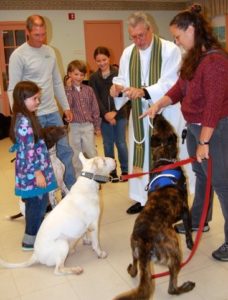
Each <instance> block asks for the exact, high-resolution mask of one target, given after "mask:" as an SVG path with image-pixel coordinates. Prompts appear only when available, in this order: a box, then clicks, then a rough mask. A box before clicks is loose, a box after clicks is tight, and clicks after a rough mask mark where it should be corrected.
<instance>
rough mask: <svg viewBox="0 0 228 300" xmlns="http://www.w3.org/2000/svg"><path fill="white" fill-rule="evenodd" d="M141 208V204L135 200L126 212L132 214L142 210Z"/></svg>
mask: <svg viewBox="0 0 228 300" xmlns="http://www.w3.org/2000/svg"><path fill="white" fill-rule="evenodd" d="M142 209H143V206H142V205H141V204H140V203H139V202H136V203H135V204H134V205H132V206H131V207H129V208H128V209H127V214H129V215H134V214H137V213H139V212H140V211H142Z"/></svg>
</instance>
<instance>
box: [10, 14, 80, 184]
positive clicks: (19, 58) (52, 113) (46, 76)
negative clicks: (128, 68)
mask: <svg viewBox="0 0 228 300" xmlns="http://www.w3.org/2000/svg"><path fill="white" fill-rule="evenodd" d="M26 34H27V37H28V41H27V42H25V43H24V44H22V45H21V46H20V47H18V48H17V49H16V50H15V51H14V52H13V53H12V55H11V56H10V61H9V87H8V96H9V100H10V105H11V107H12V103H13V98H12V92H13V89H14V87H15V85H16V84H17V83H18V82H19V81H22V80H30V81H33V82H35V83H36V84H37V85H38V86H39V87H40V88H41V103H40V105H39V108H38V111H37V116H38V118H39V121H40V124H41V126H42V127H48V126H52V125H56V126H59V125H63V121H62V118H61V115H60V113H59V109H58V106H57V103H56V101H55V97H56V99H57V100H58V102H59V105H60V106H61V107H62V110H63V113H64V115H65V118H66V121H68V122H70V121H71V120H72V113H71V111H70V108H69V104H68V101H67V98H66V94H65V91H64V87H63V82H62V78H61V75H60V73H59V69H58V66H57V61H56V56H55V52H54V50H53V49H52V48H51V47H50V46H48V45H46V44H45V42H46V24H45V20H44V18H43V17H42V16H39V15H33V16H30V17H28V19H27V21H26ZM57 156H58V157H59V158H60V160H61V161H62V162H63V164H64V165H65V174H64V182H65V184H66V186H67V188H68V189H70V188H71V186H72V185H73V184H74V182H75V170H74V167H73V164H72V157H73V151H72V149H71V148H70V146H69V143H68V139H67V137H64V138H62V139H61V140H60V141H59V142H58V143H57Z"/></svg>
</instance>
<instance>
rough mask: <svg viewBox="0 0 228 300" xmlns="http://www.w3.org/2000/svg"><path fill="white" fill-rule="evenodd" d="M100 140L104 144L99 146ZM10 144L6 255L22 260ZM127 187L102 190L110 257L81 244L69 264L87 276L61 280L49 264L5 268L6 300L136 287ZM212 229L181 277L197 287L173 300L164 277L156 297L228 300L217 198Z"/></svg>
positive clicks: (1, 232)
mask: <svg viewBox="0 0 228 300" xmlns="http://www.w3.org/2000/svg"><path fill="white" fill-rule="evenodd" d="M100 142H101V141H100V140H98V144H99V143H100ZM10 144H11V143H10V141H9V139H4V140H1V141H0V256H1V257H3V258H4V259H6V260H8V261H11V262H13V261H14V262H19V261H23V260H26V259H27V258H29V257H30V255H31V253H29V252H23V251H22V250H21V238H22V235H23V230H24V220H23V219H18V220H16V221H9V220H7V219H5V216H6V215H10V214H12V213H16V212H18V201H17V198H16V197H15V196H14V192H13V190H14V165H13V164H12V163H10V159H11V158H12V157H13V154H9V153H8V148H9V146H10ZM101 153H102V152H100V154H101ZM127 189H128V184H127V183H116V184H111V183H108V184H106V185H103V187H102V190H101V191H100V196H101V206H102V214H101V227H100V241H101V245H102V247H103V248H104V249H105V250H106V251H107V252H108V253H109V255H108V257H107V258H106V259H104V260H102V259H97V258H96V256H95V255H94V253H93V252H92V250H91V249H90V247H88V246H83V245H82V244H81V243H79V245H78V248H77V251H76V253H75V254H74V255H72V256H70V257H69V258H68V259H67V262H66V264H67V265H69V266H73V265H81V266H82V267H83V268H84V273H83V274H82V275H79V276H73V275H68V276H55V275H54V274H53V268H48V267H46V266H43V265H34V266H32V267H30V268H27V269H4V268H2V267H0V300H6V299H12V300H19V299H20V300H31V299H32V300H40V299H42V300H65V299H67V300H111V299H113V297H114V296H116V295H117V294H119V293H120V292H123V291H126V290H129V289H131V288H132V287H135V286H136V285H137V283H138V278H136V279H132V278H131V277H130V276H129V275H128V273H127V272H126V267H127V266H128V264H129V262H130V261H131V251H130V242H129V239H130V234H131V231H132V227H133V223H134V220H135V216H129V215H127V214H126V212H125V211H126V209H127V208H128V207H129V206H130V205H131V204H132V202H131V201H130V200H129V198H128V193H127ZM210 225H211V230H210V231H209V232H208V233H205V234H204V235H203V237H202V240H201V242H200V245H199V248H198V251H197V252H196V254H195V256H194V257H193V259H192V260H191V261H190V262H189V264H188V265H186V266H185V267H184V268H183V269H182V270H181V272H180V275H179V283H182V282H183V281H186V280H191V281H195V282H196V287H195V289H194V290H193V291H191V292H189V293H187V294H184V295H181V296H178V297H177V296H170V295H168V293H167V287H168V280H169V279H168V277H162V278H158V279H156V280H155V293H154V295H153V297H151V299H154V300H158V299H159V300H168V299H179V300H180V299H183V300H192V299H194V300H227V299H228V285H227V278H228V263H227V264H226V263H220V262H217V261H215V260H213V258H212V257H211V252H212V250H214V249H215V248H217V247H218V246H220V244H221V243H223V218H222V217H221V212H220V208H219V205H218V201H217V200H216V201H215V203H214V217H213V222H211V224H210ZM194 236H195V235H194ZM181 238H182V237H181ZM182 247H183V256H184V258H186V257H187V256H188V255H189V251H188V250H187V249H186V247H185V243H184V242H183V243H182ZM163 270H165V269H164V268H162V267H161V266H156V267H155V272H156V273H157V272H160V271H163ZM226 276H227V277H226Z"/></svg>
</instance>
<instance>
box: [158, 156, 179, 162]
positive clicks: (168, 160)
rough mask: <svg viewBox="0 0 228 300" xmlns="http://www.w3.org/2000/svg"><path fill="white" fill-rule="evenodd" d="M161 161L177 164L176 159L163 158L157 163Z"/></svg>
mask: <svg viewBox="0 0 228 300" xmlns="http://www.w3.org/2000/svg"><path fill="white" fill-rule="evenodd" d="M159 161H167V162H169V163H175V162H176V159H175V158H173V159H169V158H162V157H161V158H160V159H159V160H158V161H156V163H157V162H159Z"/></svg>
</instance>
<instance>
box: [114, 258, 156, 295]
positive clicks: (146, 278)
mask: <svg viewBox="0 0 228 300" xmlns="http://www.w3.org/2000/svg"><path fill="white" fill-rule="evenodd" d="M149 264H150V263H149V262H148V263H147V265H148V266H147V267H146V269H143V270H142V269H141V275H140V277H141V278H140V284H139V286H138V288H136V289H133V290H131V291H129V292H125V293H123V294H120V295H119V296H116V297H115V298H114V299H113V300H149V299H150V296H151V294H152V291H153V283H152V279H151V272H150V267H149ZM141 267H142V266H141Z"/></svg>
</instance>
